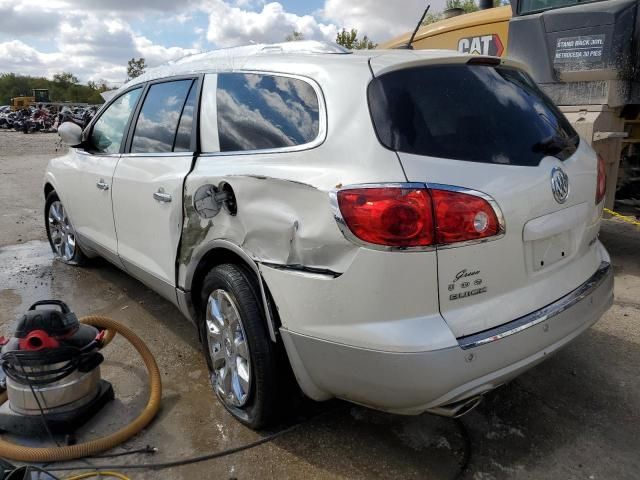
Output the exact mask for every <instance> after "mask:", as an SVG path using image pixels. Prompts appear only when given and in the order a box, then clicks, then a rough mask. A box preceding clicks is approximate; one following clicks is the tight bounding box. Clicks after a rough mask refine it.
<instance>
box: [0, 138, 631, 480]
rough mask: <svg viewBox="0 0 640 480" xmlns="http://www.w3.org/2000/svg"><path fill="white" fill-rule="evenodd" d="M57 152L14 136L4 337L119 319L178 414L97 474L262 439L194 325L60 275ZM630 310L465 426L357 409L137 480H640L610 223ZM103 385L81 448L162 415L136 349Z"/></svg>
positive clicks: (3, 227)
mask: <svg viewBox="0 0 640 480" xmlns="http://www.w3.org/2000/svg"><path fill="white" fill-rule="evenodd" d="M55 139H56V136H55V135H52V134H33V135H28V136H26V135H23V134H21V133H12V132H6V131H0V204H1V205H2V206H3V209H2V212H3V213H2V214H1V215H0V333H3V334H5V335H6V334H9V333H11V331H12V327H13V325H14V322H15V318H16V317H17V315H18V314H19V313H21V312H23V311H24V310H25V309H26V308H28V306H29V305H30V304H31V303H32V302H33V301H35V300H38V299H42V298H49V297H53V298H60V299H63V300H65V301H67V302H68V303H69V304H70V305H71V306H72V308H73V309H74V310H75V311H76V312H77V314H78V315H86V314H88V313H97V314H104V315H109V316H111V317H113V318H114V319H116V320H118V321H122V322H124V323H126V324H128V325H130V326H133V327H134V328H135V330H136V331H137V332H138V334H139V335H140V336H141V337H142V338H144V340H145V341H146V342H148V345H149V347H150V348H151V350H152V351H153V353H154V354H155V355H156V358H157V360H158V363H159V365H160V368H161V370H162V379H163V386H164V393H163V404H162V411H161V413H160V415H159V417H158V418H157V420H156V421H155V422H154V423H153V424H152V425H151V426H150V427H149V428H147V429H146V430H145V431H144V432H142V433H141V434H140V435H138V436H136V437H135V438H134V439H132V440H130V441H128V442H126V443H125V444H123V445H122V446H120V447H118V448H117V449H116V451H117V452H122V451H125V450H131V449H134V448H139V447H141V446H144V445H147V444H150V445H153V446H155V447H158V448H159V452H158V453H157V454H156V455H155V456H154V457H153V459H150V458H148V457H144V456H133V457H131V456H128V457H121V458H119V459H116V460H108V461H107V460H100V461H98V460H95V459H94V460H91V461H90V462H91V464H93V465H96V464H105V463H107V464H113V463H118V464H120V463H125V464H127V465H133V464H136V463H140V462H146V461H151V460H154V461H161V460H166V459H176V458H185V457H187V456H190V455H197V454H203V453H207V452H211V451H218V450H221V449H225V448H230V447H234V446H237V445H241V444H244V443H246V442H248V441H252V440H255V439H258V438H260V437H261V435H260V434H258V433H255V432H253V431H250V430H248V429H246V428H244V427H243V426H241V425H240V424H238V423H237V422H235V421H234V420H233V419H231V417H230V416H229V415H228V414H227V413H226V412H225V411H224V409H223V408H222V407H221V406H220V405H219V404H218V403H217V401H216V400H215V398H214V397H213V394H212V393H211V390H210V387H209V384H208V379H207V371H206V366H205V363H204V361H203V358H202V356H201V354H200V347H199V345H198V341H197V336H196V332H195V330H194V329H193V328H192V327H191V325H190V324H189V323H188V322H187V321H185V320H184V318H183V317H182V316H181V315H180V313H179V312H178V311H177V310H176V309H175V308H174V307H173V306H171V305H170V304H168V303H167V302H165V301H164V300H162V299H161V298H160V297H159V296H157V295H156V294H155V293H153V292H151V291H150V290H148V289H147V288H145V287H144V286H142V285H141V284H140V283H138V282H137V281H135V280H133V279H132V278H130V277H129V276H127V275H126V274H124V273H122V272H121V271H119V270H117V269H116V268H114V267H111V266H110V265H108V264H106V263H105V262H100V261H97V262H94V263H93V264H92V265H91V266H90V267H89V268H83V269H78V268H71V267H67V266H65V265H62V264H60V263H58V262H55V261H53V259H52V255H51V252H50V250H49V247H48V245H47V244H46V243H45V242H44V240H45V234H44V229H43V227H42V210H43V203H44V200H43V195H42V177H43V172H44V169H45V167H46V164H47V161H48V159H49V158H51V157H52V156H54V155H55V154H56V152H55ZM601 238H602V240H603V242H604V243H605V245H606V246H607V248H608V249H609V251H610V252H611V254H612V258H613V263H614V268H615V273H616V287H615V293H616V302H615V304H614V306H613V307H612V308H611V310H609V312H608V313H607V314H606V315H605V316H604V317H603V319H602V320H601V321H600V322H598V323H597V324H596V325H595V326H594V327H593V328H591V329H590V330H589V331H587V332H586V333H585V334H583V335H582V336H581V337H580V338H578V340H577V341H575V342H574V343H572V344H571V345H570V346H568V347H567V348H566V349H564V350H562V351H561V352H559V353H558V354H557V355H555V356H553V357H552V358H550V359H549V360H547V361H546V362H545V363H543V364H541V365H540V366H538V367H536V368H534V369H533V370H531V371H529V372H527V373H526V374H524V375H522V376H521V377H519V378H518V379H516V380H515V381H513V382H511V383H510V384H508V385H505V386H503V387H501V388H499V389H498V390H496V391H494V392H492V393H490V394H489V395H487V398H486V400H485V402H484V403H483V404H481V405H480V407H479V408H477V409H476V410H474V411H473V412H471V413H470V414H468V415H467V416H465V417H464V418H463V419H462V425H463V426H464V428H463V429H462V430H461V429H460V424H457V423H455V422H454V421H452V420H448V419H443V418H438V417H434V416H431V415H421V416H418V417H400V416H394V415H387V414H383V413H379V412H374V411H371V410H368V409H365V408H361V407H357V406H353V405H350V404H346V403H343V402H330V403H328V404H322V405H319V406H317V407H316V408H310V409H309V412H308V413H307V412H305V414H306V417H305V416H303V417H301V418H308V417H309V415H311V414H312V413H315V412H316V411H319V412H320V415H319V416H316V417H313V418H311V419H310V420H306V423H304V424H303V425H302V426H300V427H299V428H298V429H297V430H295V431H294V432H292V433H289V434H287V435H285V436H283V437H280V438H278V439H277V440H275V441H273V442H271V443H268V444H265V445H262V446H260V447H258V448H255V449H252V450H249V451H245V452H242V453H239V454H237V455H233V456H230V457H225V458H223V459H219V460H215V461H210V462H207V463H203V464H199V465H192V466H188V467H181V468H175V469H171V470H168V471H164V472H163V473H159V472H153V471H151V472H149V471H145V472H141V471H137V470H133V469H120V470H124V471H127V472H128V473H129V474H130V475H131V476H132V477H133V478H149V479H151V478H172V479H210V478H227V479H231V478H237V479H249V478H278V479H288V478H291V479H299V478H310V479H344V478H357V479H368V478H376V479H382V478H403V479H404V478H416V479H425V478H429V479H441V478H442V479H449V478H456V477H457V476H458V473H459V470H460V464H461V462H463V461H464V459H465V458H467V457H469V464H468V467H467V469H466V470H465V471H464V472H463V474H462V476H461V477H460V478H464V479H468V480H469V479H470V480H487V479H507V478H519V479H520V478H522V479H541V478H553V479H556V478H558V479H630V480H631V479H637V478H638V477H639V474H638V471H640V457H639V456H638V452H639V451H640V438H639V436H638V427H639V426H640V385H639V382H638V366H639V365H640V326H639V321H640V254H638V251H639V246H640V229H635V228H633V227H630V226H627V225H625V224H622V223H619V222H614V221H607V222H605V223H604V224H603V228H602V234H601ZM105 356H106V358H107V360H106V362H105V364H104V367H103V376H104V377H105V378H107V379H108V380H110V381H111V382H113V384H114V387H115V390H116V396H117V400H116V401H115V402H112V403H111V404H110V405H108V406H107V407H106V408H105V409H104V411H103V412H102V413H101V414H100V415H99V416H98V417H97V418H96V419H94V420H93V421H92V422H91V423H90V424H89V425H87V426H86V427H85V428H83V430H82V431H81V432H79V438H80V439H81V440H82V439H85V438H91V437H95V436H96V435H98V434H101V433H105V432H107V431H109V432H110V431H113V430H115V429H116V428H118V427H119V426H121V425H123V424H124V423H125V422H126V421H127V420H129V419H131V418H133V417H134V416H135V415H136V414H137V412H138V411H139V409H140V408H141V406H142V405H144V403H145V401H146V395H147V390H146V386H145V383H144V369H143V366H142V364H141V362H140V360H139V359H138V358H137V357H136V354H135V352H133V351H132V350H131V349H130V348H129V347H128V346H127V345H126V344H125V343H124V342H122V341H121V340H116V341H115V342H114V343H113V344H112V345H110V346H109V347H108V348H107V349H105Z"/></svg>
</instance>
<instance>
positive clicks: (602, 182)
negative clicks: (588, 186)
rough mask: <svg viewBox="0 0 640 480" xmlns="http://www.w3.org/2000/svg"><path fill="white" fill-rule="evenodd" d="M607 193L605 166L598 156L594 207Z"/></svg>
mask: <svg viewBox="0 0 640 480" xmlns="http://www.w3.org/2000/svg"><path fill="white" fill-rule="evenodd" d="M606 193H607V166H606V165H605V163H604V159H603V158H602V157H601V156H600V155H599V154H598V180H597V183H596V205H598V204H599V203H600V202H601V201H602V200H603V199H604V196H605V194H606Z"/></svg>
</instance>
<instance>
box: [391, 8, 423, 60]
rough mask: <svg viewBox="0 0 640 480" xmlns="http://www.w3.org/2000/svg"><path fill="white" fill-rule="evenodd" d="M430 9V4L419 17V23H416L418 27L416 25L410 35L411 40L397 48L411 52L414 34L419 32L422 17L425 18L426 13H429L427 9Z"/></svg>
mask: <svg viewBox="0 0 640 480" xmlns="http://www.w3.org/2000/svg"><path fill="white" fill-rule="evenodd" d="M430 8H431V4H429V5H427V8H426V9H425V10H424V13H423V14H422V17H420V21H419V22H418V25H416V29H415V30H414V31H413V33H412V34H411V38H409V41H408V42H407V44H406V45H400V46H399V47H397V48H401V49H405V50H413V46H412V45H411V44H412V43H413V41H414V40H415V38H416V34H417V33H418V30H420V27H421V26H422V22H424V17H426V16H427V13H429V9H430Z"/></svg>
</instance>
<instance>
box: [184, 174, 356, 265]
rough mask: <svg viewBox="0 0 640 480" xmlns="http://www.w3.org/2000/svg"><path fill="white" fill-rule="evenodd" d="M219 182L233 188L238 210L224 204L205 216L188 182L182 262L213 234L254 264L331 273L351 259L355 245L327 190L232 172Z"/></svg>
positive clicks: (294, 182)
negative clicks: (344, 232) (336, 217)
mask: <svg viewBox="0 0 640 480" xmlns="http://www.w3.org/2000/svg"><path fill="white" fill-rule="evenodd" d="M220 182H226V183H227V184H229V185H230V186H231V187H232V188H233V191H234V192H235V196H236V201H237V215H235V216H234V215H230V214H229V212H228V211H226V210H225V209H222V210H220V211H219V212H218V214H217V215H215V216H214V217H213V218H203V217H202V216H201V215H199V214H198V212H197V211H196V208H195V206H194V202H193V193H194V192H193V191H191V190H192V187H190V186H187V192H186V197H185V210H186V211H185V217H186V219H185V222H184V227H183V240H182V244H181V249H180V261H179V263H180V265H182V266H188V265H189V263H190V261H191V258H192V254H193V251H194V249H195V248H197V247H198V246H199V245H204V244H206V243H208V242H209V241H211V240H215V239H224V240H226V241H229V242H232V243H233V244H235V245H237V246H238V247H240V248H242V250H244V251H245V252H246V253H247V254H248V255H249V256H250V257H251V258H252V259H253V260H254V261H255V262H256V263H268V264H271V265H279V266H294V267H307V268H310V269H314V270H325V271H331V272H342V271H344V270H345V269H346V268H347V266H348V265H349V264H350V262H351V259H352V257H353V255H354V254H355V250H356V247H355V246H354V245H353V244H351V243H350V242H348V241H346V240H345V239H344V237H343V236H342V234H341V233H340V230H339V229H338V227H337V225H336V223H335V221H334V218H333V215H332V213H331V208H330V205H329V196H328V193H327V192H324V191H322V190H319V189H317V188H315V187H313V186H312V185H308V184H304V183H301V182H298V181H289V180H285V179H277V178H271V177H261V176H255V175H229V176H226V177H221V178H220ZM210 183H218V179H216V181H212V182H210ZM199 188H200V186H199V187H198V188H196V191H197V190H198V189H199Z"/></svg>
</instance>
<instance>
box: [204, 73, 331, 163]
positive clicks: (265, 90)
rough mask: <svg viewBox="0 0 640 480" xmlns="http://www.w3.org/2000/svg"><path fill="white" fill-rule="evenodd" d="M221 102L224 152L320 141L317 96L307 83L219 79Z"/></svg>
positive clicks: (247, 77) (241, 76) (237, 75)
mask: <svg viewBox="0 0 640 480" xmlns="http://www.w3.org/2000/svg"><path fill="white" fill-rule="evenodd" d="M216 98H217V105H218V133H219V138H220V150H221V151H223V152H228V151H241V150H262V149H269V148H281V147H290V146H294V145H302V144H304V143H309V142H311V141H313V140H314V139H315V138H316V137H317V136H318V131H319V112H318V97H317V95H316V92H315V90H314V89H313V87H311V85H309V84H308V83H306V82H304V81H302V80H297V79H294V78H288V77H281V76H273V75H256V74H241V73H228V74H220V75H219V76H218V90H217V94H216Z"/></svg>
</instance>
